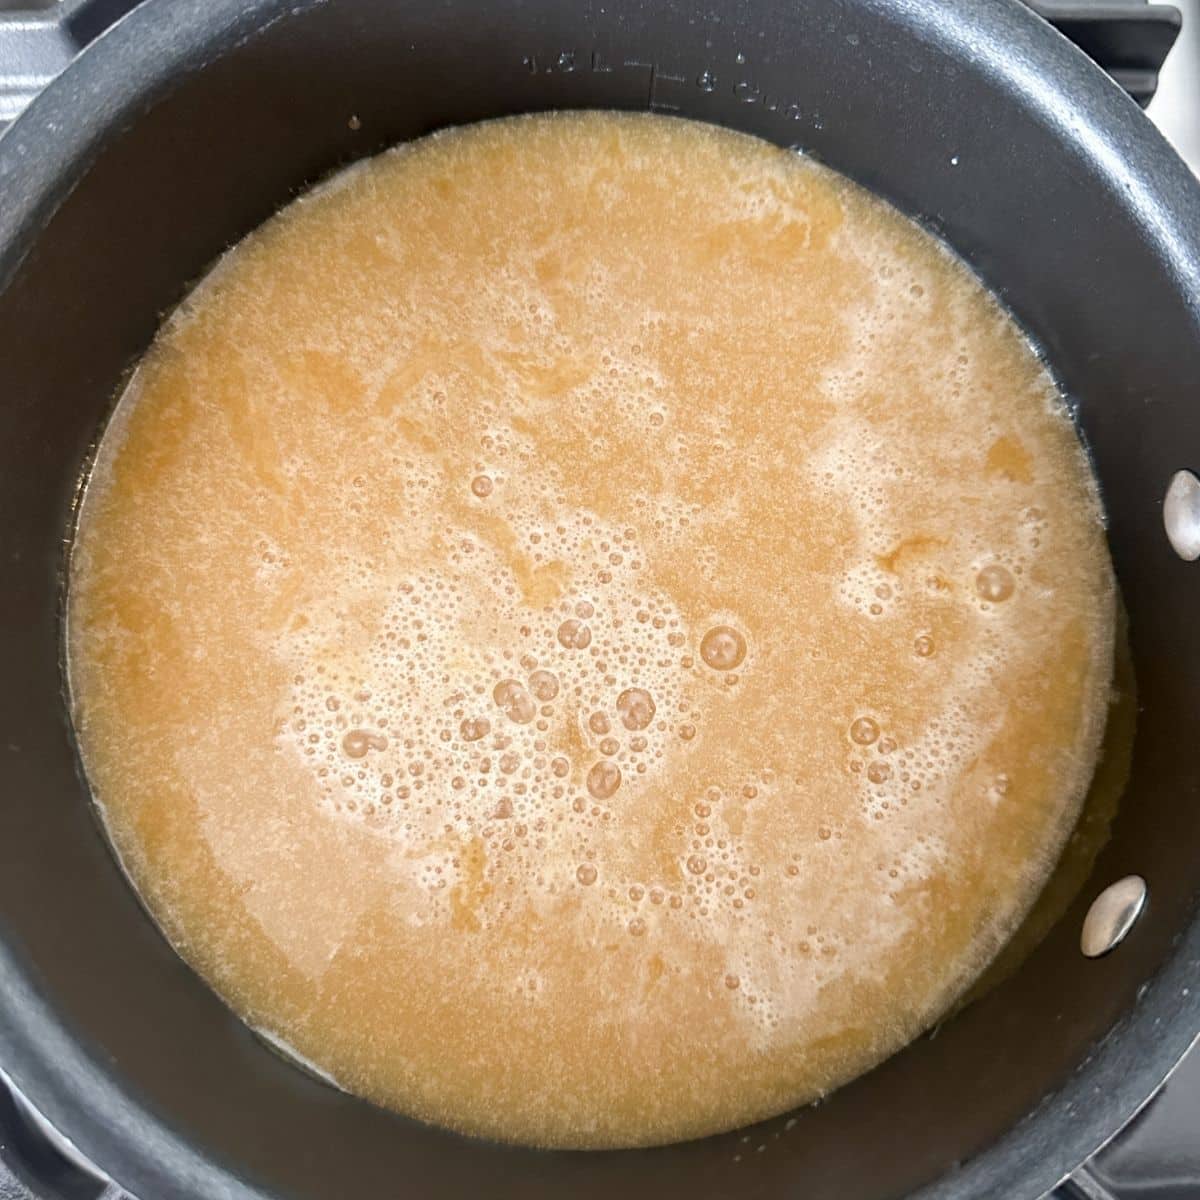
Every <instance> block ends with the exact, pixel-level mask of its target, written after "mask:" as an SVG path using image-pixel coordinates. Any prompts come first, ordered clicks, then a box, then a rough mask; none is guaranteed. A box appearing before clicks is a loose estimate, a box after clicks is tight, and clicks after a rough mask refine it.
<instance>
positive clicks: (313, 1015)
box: [69, 114, 1113, 1146]
mask: <svg viewBox="0 0 1200 1200" xmlns="http://www.w3.org/2000/svg"><path fill="white" fill-rule="evenodd" d="M71 582H72V586H71V604H70V612H69V639H70V644H69V650H70V675H71V685H72V689H73V696H74V703H75V716H76V722H77V726H78V730H79V734H80V739H81V744H82V748H83V754H84V760H85V763H86V766H87V769H88V773H89V776H90V779H91V781H92V784H93V785H94V789H95V793H96V795H97V797H98V800H99V801H100V803H101V804H102V806H103V812H104V816H105V819H106V821H107V824H108V828H109V830H110V832H111V835H112V838H113V840H114V842H115V843H116V846H117V848H118V850H119V852H120V854H121V857H122V859H123V861H124V862H125V864H126V866H127V867H128V869H129V872H130V874H131V875H132V877H133V879H134V881H135V883H136V884H137V886H138V888H139V889H140V890H141V892H142V894H143V896H144V897H145V899H146V902H147V903H148V905H149V906H150V908H151V910H152V911H153V912H154V913H155V914H156V916H157V917H158V919H159V920H160V921H161V923H162V925H163V927H164V929H165V930H166V932H167V933H168V935H169V936H170V938H171V939H172V941H173V942H174V943H175V945H176V946H177V947H178V948H179V950H180V952H181V953H182V954H183V955H184V956H185V957H186V958H187V959H188V961H189V962H191V963H193V964H194V965H195V966H196V968H197V969H198V970H199V971H200V972H201V973H202V974H203V975H204V976H205V977H206V978H207V979H208V980H210V981H211V983H212V984H213V986H214V987H216V988H217V989H218V990H219V991H220V992H221V994H222V995H224V996H225V997H226V998H227V999H228V1000H229V1002H230V1004H231V1005H233V1007H234V1008H235V1009H236V1010H237V1011H238V1012H239V1013H240V1014H242V1015H243V1016H244V1017H245V1019H246V1020H247V1021H249V1022H251V1023H252V1024H254V1025H255V1026H257V1027H259V1028H262V1029H264V1030H266V1031H269V1032H270V1033H271V1034H272V1035H274V1036H276V1037H278V1038H281V1039H283V1040H284V1041H286V1042H287V1043H288V1044H289V1045H290V1046H292V1047H294V1048H295V1049H296V1050H297V1051H298V1052H299V1053H300V1054H302V1055H303V1056H305V1057H307V1058H308V1059H309V1060H311V1061H313V1062H314V1063H316V1064H318V1065H319V1066H320V1067H321V1068H322V1069H323V1070H325V1071H326V1072H328V1073H329V1074H330V1075H332V1076H333V1077H334V1078H335V1079H336V1080H338V1081H339V1082H340V1083H341V1084H342V1085H343V1086H345V1087H346V1088H348V1089H352V1090H353V1091H356V1092H360V1093H362V1094H363V1095H365V1096H368V1097H370V1098H372V1099H374V1100H376V1101H379V1102H380V1103H382V1104H387V1105H390V1106H393V1107H395V1108H397V1109H400V1110H402V1111H404V1112H407V1113H412V1114H415V1115H417V1116H419V1117H422V1118H425V1119H427V1120H430V1121H435V1122H441V1123H444V1124H447V1125H451V1126H454V1127H455V1128H458V1129H462V1130H468V1131H471V1132H474V1133H479V1134H484V1135H487V1136H491V1137H496V1138H502V1139H508V1140H513V1141H521V1142H531V1143H538V1144H543V1145H549V1144H553V1145H562V1146H614V1145H630V1144H642V1143H652V1142H660V1141H667V1140H671V1139H676V1138H684V1137H688V1136H692V1135H696V1134H701V1133H705V1132H708V1131H711V1130H715V1129H721V1128H726V1127H731V1126H736V1125H739V1124H741V1123H744V1122H747V1121H749V1120H751V1119H753V1118H757V1117H761V1116H764V1115H766V1114H770V1113H773V1112H776V1111H779V1110H782V1109H784V1108H786V1107H787V1106H790V1105H793V1104H795V1103H797V1102H800V1101H803V1100H806V1099H810V1098H812V1097H815V1096H818V1095H820V1094H821V1093H824V1092H826V1091H828V1090H829V1089H830V1088H833V1087H836V1086H837V1085H838V1084H840V1083H842V1082H843V1081H845V1080H847V1079H849V1078H851V1077H852V1076H854V1075H857V1074H858V1073H860V1072H862V1071H863V1070H865V1069H866V1068H868V1067H870V1066H871V1065H872V1064H874V1063H876V1062H878V1061H879V1060H880V1059H881V1058H883V1057H884V1056H886V1055H888V1054H890V1053H891V1052H892V1051H894V1050H896V1049H897V1048H898V1047H900V1046H901V1045H903V1044H904V1043H905V1042H906V1041H908V1040H909V1039H910V1038H912V1037H913V1036H914V1035H915V1034H916V1033H917V1032H918V1031H919V1030H921V1029H923V1028H924V1027H926V1026H928V1025H929V1024H930V1023H931V1022H933V1021H934V1020H935V1019H936V1018H937V1017H938V1016H939V1014H941V1013H942V1012H943V1011H944V1010H945V1009H946V1008H947V1007H948V1006H949V1005H950V1004H951V1003H952V1002H953V1001H954V999H955V998H956V997H957V996H958V995H959V994H960V993H961V992H962V990H963V989H964V988H965V987H966V986H967V985H968V984H969V983H970V982H971V980H972V979H974V978H975V977H976V975H977V974H978V973H979V971H980V970H981V969H982V968H983V966H984V965H985V964H986V963H987V962H988V961H989V960H990V959H991V958H992V957H993V955H994V954H995V953H996V951H997V949H998V948H999V946H1000V945H1001V944H1002V942H1003V941H1004V939H1005V938H1006V937H1007V936H1008V935H1009V934H1010V932H1011V931H1012V930H1013V928H1014V927H1015V925H1016V924H1017V923H1018V921H1019V920H1020V918H1021V917H1022V915H1023V914H1024V913H1025V912H1026V910H1027V909H1028V907H1029V905H1030V904H1031V902H1032V901H1033V899H1034V898H1035V896H1036V894H1037V892H1038V890H1039V888H1040V887H1041V885H1042V883H1043V882H1044V880H1045V878H1046V877H1047V875H1048V873H1049V872H1050V870H1051V868H1052V866H1053V864H1054V861H1055V859H1056V856H1057V854H1058V852H1059V850H1060V848H1061V846H1062V845H1063V842H1064V840H1065V838H1066V837H1067V835H1068V833H1069V831H1070V828H1071V825H1072V822H1073V821H1074V819H1075V817H1076V814H1077V812H1078V808H1079V804H1080V801H1081V798H1082V796H1083V793H1084V791H1085V788H1086V786H1087V783H1088V780H1089V778H1090V776H1091V773H1092V770H1093V766H1094V762H1095V758H1096V751H1097V745H1098V742H1099V738H1100V734H1101V730H1102V725H1103V717H1104V710H1105V702H1106V698H1107V694H1108V688H1109V679H1110V673H1111V662H1112V637H1113V634H1112V623H1113V585H1112V580H1111V574H1110V566H1109V562H1108V558H1107V552H1106V549H1105V545H1104V538H1103V532H1102V527H1101V518H1100V510H1099V505H1098V502H1097V498H1096V494H1095V489H1094V487H1093V484H1092V481H1091V478H1090V476H1089V473H1088V467H1087V463H1086V461H1085V458H1084V456H1083V454H1082V452H1081V450H1080V447H1079V445H1078V443H1077V441H1076V438H1075V435H1074V432H1073V430H1072V427H1071V424H1070V422H1069V420H1068V418H1067V415H1066V414H1065V412H1064V409H1063V406H1062V404H1061V402H1060V400H1059V398H1058V396H1057V393H1056V391H1055V388H1054V386H1053V384H1052V382H1051V380H1050V379H1049V377H1048V376H1047V374H1046V372H1045V371H1044V370H1043V368H1042V366H1041V365H1040V364H1039V362H1038V360H1037V359H1036V358H1035V356H1034V355H1033V353H1032V352H1031V350H1030V348H1029V346H1028V345H1027V344H1026V343H1025V342H1024V341H1023V340H1022V338H1021V336H1020V334H1019V332H1018V330H1017V329H1016V328H1015V327H1014V325H1013V323H1012V322H1011V320H1010V319H1009V318H1008V317H1007V316H1005V314H1004V313H1002V312H1001V311H1000V310H999V308H998V307H997V306H996V304H995V303H994V302H993V301H992V300H991V299H990V298H989V296H988V295H987V294H986V293H985V292H984V291H983V289H982V288H981V287H980V285H979V284H978V283H977V282H976V281H975V279H973V278H972V277H971V275H970V274H968V273H967V272H966V271H965V270H964V269H963V268H962V266H961V265H960V264H958V263H957V262H956V261H954V260H953V259H952V258H951V257H950V256H949V255H948V254H947V253H946V252H945V251H944V250H943V249H942V248H941V247H939V246H938V245H937V244H936V243H935V242H934V241H933V240H932V239H931V238H930V237H929V236H927V235H926V234H925V233H923V232H921V231H920V230H918V229H917V228H916V227H915V226H914V225H912V224H910V223H909V222H908V221H906V220H905V219H903V218H901V217H900V216H898V215H897V214H896V213H895V212H894V211H892V210H891V209H890V208H888V207H886V206H885V205H884V204H882V203H881V202H880V201H879V200H877V199H874V198H873V197H872V196H870V195H869V194H867V193H866V192H864V191H862V190H861V189H859V188H858V187H856V186H854V185H852V184H850V183H848V182H847V181H846V180H844V179H842V178H840V177H838V176H837V175H835V174H833V173H831V172H830V171H828V170H826V169H823V168H821V167H819V166H816V165H814V164H812V163H811V162H806V161H803V160H801V159H799V158H798V157H796V156H795V155H793V154H789V153H785V152H783V151H780V150H778V149H775V148H774V147H771V146H769V145H767V144H765V143H762V142H759V141H756V140H752V139H750V138H747V137H743V136H740V135H737V134H733V133H730V132H726V131H721V130H718V129H715V128H710V127H706V126H702V125H698V124H690V123H687V122H683V121H677V120H669V119H665V118H655V117H648V116H636V117H635V116H617V115H612V114H590V115H575V116H565V115H560V116H551V117H537V118H525V119H519V120H512V121H504V122H498V123H494V124H488V125H481V126H476V127H472V128H468V129H463V130H459V131H455V132H452V133H447V134H443V135H438V136H436V137H432V138H429V139H426V140H424V141H422V142H418V143H416V144H413V145H408V146H404V147H401V148H398V149H397V150H395V151H392V152H390V153H388V154H385V155H382V156H381V157H379V158H376V159H374V160H372V161H370V162H366V163H363V164H361V165H359V166H357V167H355V168H353V169H352V170H350V171H348V172H345V173H343V174H341V175H339V176H337V177H335V178H334V179H332V180H331V181H330V182H329V183H327V184H326V185H325V186H323V187H321V188H318V189H317V190H316V191H314V192H312V193H311V194H309V195H307V196H305V197H303V198H302V199H300V200H299V201H297V202H296V203H294V204H292V205H291V206H290V207H288V208H287V209H286V210H285V211H283V212H282V213H281V214H279V216H277V217H276V218H275V219H273V220H272V221H270V222H268V223H267V224H266V225H265V226H264V227H263V228H262V229H260V230H259V231H258V232H256V233H255V234H253V235H252V236H251V237H249V238H247V239H246V240H245V241H244V242H243V243H242V244H241V245H239V246H237V247H236V248H235V249H234V250H232V251H231V252H230V253H229V254H228V255H227V256H226V257H225V258H224V259H223V260H222V261H221V263H220V264H219V265H218V267H217V268H216V269H215V270H214V271H213V272H212V274H211V275H210V276H209V277H208V278H207V279H205V280H204V281H203V283H202V284H201V285H200V286H199V287H198V288H197V289H196V290H195V292H194V293H193V295H192V296H191V297H190V298H189V299H188V300H187V302H186V303H185V304H184V305H183V306H182V307H181V308H180V310H179V311H178V312H177V313H175V314H174V315H173V316H172V317H171V318H170V320H168V321H167V323H166V325H165V327H164V328H163V330H162V332H161V334H160V336H159V338H158V340H157V341H156V343H155V345H154V346H153V348H152V349H151V350H150V352H149V354H148V355H147V357H146V359H145V360H144V362H143V363H142V365H141V367H140V369H139V370H138V372H137V374H136V375H135V377H134V379H133V381H132V383H131V384H130V386H129V389H128V391H127V393H126V395H125V397H124V399H123V400H122V402H121V405H120V406H119V409H118V412H117V415H116V417H115V418H114V420H113V422H112V424H111V426H110V428H109V431H108V433H107V436H106V437H105V439H104V442H103V444H102V446H101V449H100V453H99V458H98V461H97V465H96V468H95V472H94V475H93V478H92V482H91V485H90V488H89V491H88V493H87V498H86V502H85V504H84V507H83V512H82V517H81V521H80V526H79V534H78V540H77V544H76V549H75V554H74V560H73V568H72V581H71Z"/></svg>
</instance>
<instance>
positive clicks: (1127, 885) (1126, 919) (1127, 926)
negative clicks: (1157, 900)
mask: <svg viewBox="0 0 1200 1200" xmlns="http://www.w3.org/2000/svg"><path fill="white" fill-rule="evenodd" d="M1146 895H1147V889H1146V881H1145V880H1144V879H1143V878H1142V877H1141V876H1140V875H1126V876H1125V878H1124V879H1118V880H1117V882H1116V883H1113V884H1109V886H1108V887H1106V888H1105V889H1104V891H1102V892H1101V893H1100V895H1098V896H1097V897H1096V899H1095V900H1093V901H1092V907H1091V908H1089V909H1088V915H1087V916H1086V917H1085V918H1084V922H1083V933H1082V934H1081V935H1080V938H1079V948H1080V949H1081V950H1082V951H1083V952H1084V954H1086V955H1087V957H1088V958H1099V957H1100V956H1101V955H1102V954H1107V953H1108V952H1109V951H1110V950H1115V949H1116V947H1117V946H1119V945H1120V944H1121V943H1122V942H1123V941H1124V940H1125V938H1126V937H1127V936H1128V934H1129V931H1130V930H1131V929H1132V928H1133V925H1134V922H1135V921H1136V920H1137V919H1138V917H1140V916H1141V915H1142V909H1144V908H1145V907H1146Z"/></svg>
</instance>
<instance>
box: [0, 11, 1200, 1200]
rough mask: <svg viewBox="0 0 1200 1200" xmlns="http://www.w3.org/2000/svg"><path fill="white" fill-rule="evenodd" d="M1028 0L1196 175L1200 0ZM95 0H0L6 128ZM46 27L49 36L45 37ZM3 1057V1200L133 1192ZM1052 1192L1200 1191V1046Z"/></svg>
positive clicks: (1158, 1195) (1086, 1199) (88, 1199)
mask: <svg viewBox="0 0 1200 1200" xmlns="http://www.w3.org/2000/svg"><path fill="white" fill-rule="evenodd" d="M135 2H136V0H116V2H115V3H114V2H113V0H101V4H100V7H101V8H102V9H103V11H105V12H106V13H110V14H111V15H112V17H113V18H115V16H116V15H119V12H118V10H119V11H123V10H124V9H128V8H132V7H133V5H134V3H135ZM1026 2H1027V3H1029V4H1030V5H1031V7H1033V8H1035V9H1037V10H1038V11H1039V12H1040V13H1041V14H1042V15H1043V16H1045V17H1046V18H1047V19H1048V20H1050V21H1052V22H1053V23H1054V24H1055V25H1057V26H1058V27H1059V29H1060V30H1062V32H1064V33H1065V34H1066V35H1067V36H1068V37H1070V38H1071V39H1072V40H1073V41H1075V42H1077V43H1078V44H1079V45H1080V46H1081V47H1082V48H1083V49H1084V50H1086V51H1087V52H1088V53H1089V54H1091V55H1092V56H1093V57H1094V58H1095V59H1097V61H1098V62H1100V64H1101V65H1102V66H1103V67H1104V68H1105V69H1106V70H1107V71H1108V72H1109V73H1110V74H1111V75H1112V76H1113V78H1114V79H1115V80H1116V81H1117V82H1118V83H1120V84H1121V86H1122V87H1124V88H1125V89H1126V91H1128V92H1129V93H1130V95H1132V96H1133V97H1134V99H1136V100H1137V101H1138V103H1140V104H1142V105H1143V106H1146V107H1147V112H1148V114H1149V116H1150V118H1151V120H1153V121H1154V122H1155V123H1156V124H1157V125H1158V126H1159V128H1160V129H1161V130H1162V132H1163V133H1164V134H1165V135H1166V136H1167V137H1168V138H1169V139H1170V140H1171V142H1172V143H1173V144H1174V145H1175V147H1176V149H1177V150H1178V151H1179V153H1180V154H1181V155H1182V156H1183V158H1184V159H1185V160H1186V161H1187V162H1188V164H1189V165H1190V166H1191V167H1192V169H1193V171H1195V172H1196V173H1197V174H1200V0H1173V5H1174V7H1168V6H1166V5H1161V4H1152V3H1148V2H1147V0H1098V2H1094V0H1026ZM91 4H93V0H0V132H2V131H3V129H4V126H5V125H6V124H7V122H8V121H9V120H11V119H12V118H13V117H15V116H16V115H17V113H19V112H20V110H21V109H22V108H23V107H24V105H25V104H26V103H27V102H28V101H29V100H30V99H31V98H32V96H33V95H34V94H36V92H37V91H38V90H39V89H40V88H41V87H42V86H44V85H45V84H46V83H48V82H49V81H50V79H52V78H53V77H54V75H55V74H57V72H58V71H60V70H62V69H63V67H65V66H66V65H67V63H68V62H69V61H70V59H71V57H72V56H73V54H75V53H77V52H78V50H79V49H80V48H81V45H80V42H79V40H78V35H77V33H76V32H75V26H76V23H77V21H76V19H77V17H78V15H79V14H80V13H81V12H82V11H83V10H85V9H86V8H87V7H88V6H89V5H91ZM1180 13H1181V14H1182V17H1183V22H1182V29H1181V31H1180V32H1179V37H1178V41H1177V42H1176V41H1175V37H1176V31H1177V30H1179V29H1180V25H1179V15H1178V14H1180ZM47 27H53V32H54V36H51V37H45V36H43V35H44V34H45V32H46V30H47ZM1173 42H1174V43H1175V44H1174V49H1172V43H1173ZM1168 52H1169V53H1168ZM1164 56H1165V58H1166V61H1165V63H1164ZM1160 67H1161V71H1160ZM1197 1032H1198V1033H1200V1031H1197ZM3 1067H4V1064H3V1063H2V1062H0V1200H132V1198H131V1197H130V1196H128V1194H127V1193H125V1192H124V1191H122V1190H121V1188H120V1187H118V1186H117V1185H115V1184H112V1183H109V1182H108V1181H106V1180H103V1179H101V1178H100V1176H99V1175H98V1174H97V1173H96V1172H95V1171H94V1170H92V1169H89V1167H88V1165H87V1164H86V1162H85V1161H84V1160H83V1159H82V1158H81V1157H80V1156H79V1155H78V1153H77V1152H76V1151H75V1150H74V1149H73V1147H71V1146H70V1145H69V1144H68V1143H65V1142H63V1141H62V1139H60V1138H59V1137H58V1136H57V1135H56V1134H55V1133H54V1131H53V1130H51V1129H50V1128H49V1127H48V1126H46V1124H45V1122H43V1121H42V1120H41V1119H40V1118H39V1117H38V1116H37V1114H35V1113H34V1112H32V1110H30V1109H29V1108H28V1106H27V1105H25V1104H24V1102H23V1101H22V1100H21V1099H20V1098H19V1097H18V1096H16V1095H15V1094H14V1093H13V1092H12V1091H11V1090H10V1089H8V1088H6V1086H5V1082H4V1078H3V1074H2V1072H3ZM142 1200H160V1198H158V1197H143V1198H142ZM847 1200H853V1198H852V1197H847ZM997 1200H1003V1198H1002V1197H1000V1196H998V1197H997ZM1047 1200H1200V1045H1197V1047H1196V1048H1195V1049H1194V1050H1193V1051H1192V1053H1191V1054H1190V1055H1189V1056H1188V1057H1187V1058H1185V1059H1184V1061H1183V1062H1182V1063H1181V1064H1180V1066H1179V1068H1178V1069H1177V1070H1176V1072H1175V1073H1174V1075H1172V1076H1171V1078H1170V1079H1169V1080H1168V1081H1167V1083H1166V1084H1165V1086H1164V1087H1163V1088H1162V1090H1161V1091H1160V1092H1159V1094H1158V1095H1157V1096H1156V1097H1155V1098H1154V1100H1152V1101H1151V1102H1150V1104H1148V1105H1147V1106H1146V1108H1145V1109H1143V1111H1142V1112H1141V1113H1140V1114H1139V1115H1138V1116H1137V1117H1135V1118H1134V1119H1133V1121H1131V1122H1130V1124H1129V1125H1128V1126H1127V1127H1126V1128H1125V1129H1124V1130H1123V1131H1122V1132H1121V1133H1120V1134H1119V1135H1118V1136H1117V1137H1116V1138H1115V1139H1114V1140H1113V1142H1112V1143H1111V1144H1110V1145H1109V1146H1107V1147H1106V1148H1105V1149H1103V1150H1102V1151H1100V1152H1099V1153H1098V1154H1096V1155H1095V1156H1094V1157H1093V1158H1092V1159H1091V1161H1090V1162H1088V1163H1087V1164H1086V1165H1085V1166H1084V1167H1082V1168H1081V1169H1080V1170H1079V1171H1078V1172H1077V1173H1076V1174H1075V1175H1074V1176H1072V1178H1071V1179H1070V1180H1068V1181H1066V1182H1064V1183H1063V1184H1062V1185H1061V1186H1060V1187H1059V1188H1058V1189H1057V1190H1056V1191H1055V1192H1054V1194H1053V1196H1052V1197H1049V1198H1047Z"/></svg>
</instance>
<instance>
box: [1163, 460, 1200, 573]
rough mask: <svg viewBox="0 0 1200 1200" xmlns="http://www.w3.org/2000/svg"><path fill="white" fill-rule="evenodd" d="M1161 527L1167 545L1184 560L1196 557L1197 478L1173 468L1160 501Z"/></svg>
mask: <svg viewBox="0 0 1200 1200" xmlns="http://www.w3.org/2000/svg"><path fill="white" fill-rule="evenodd" d="M1163 527H1164V528H1165V529H1166V531H1167V537H1168V539H1169V540H1170V542H1171V548H1172V549H1173V550H1174V551H1175V553H1176V554H1178V555H1179V557H1180V558H1182V559H1183V561H1184V562H1195V561H1196V559H1198V558H1200V479H1197V478H1196V476H1195V475H1193V474H1192V473H1191V471H1176V472H1175V474H1174V475H1173V476H1172V477H1171V486H1170V487H1168V488H1167V495H1166V498H1165V499H1164V500H1163Z"/></svg>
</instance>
